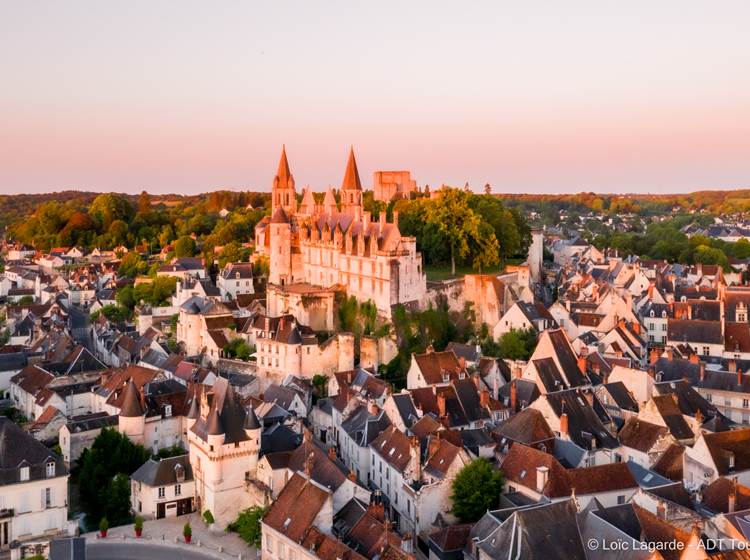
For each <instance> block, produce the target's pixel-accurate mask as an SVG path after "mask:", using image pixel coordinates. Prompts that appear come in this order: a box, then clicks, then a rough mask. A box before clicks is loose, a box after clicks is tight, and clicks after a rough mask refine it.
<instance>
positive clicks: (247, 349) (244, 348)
mask: <svg viewBox="0 0 750 560" xmlns="http://www.w3.org/2000/svg"><path fill="white" fill-rule="evenodd" d="M253 352H255V348H254V347H253V346H250V345H249V344H248V343H247V342H246V341H245V339H243V338H233V339H232V340H230V341H229V344H227V345H226V346H225V347H224V355H225V356H227V357H228V358H237V359H238V360H242V361H243V362H246V361H247V360H248V359H250V354H252V353H253Z"/></svg>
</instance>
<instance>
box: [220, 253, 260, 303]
mask: <svg viewBox="0 0 750 560" xmlns="http://www.w3.org/2000/svg"><path fill="white" fill-rule="evenodd" d="M216 287H217V288H219V291H220V292H221V298H222V299H223V300H224V301H230V300H236V299H237V296H239V295H246V294H254V293H255V290H254V288H253V265H252V263H242V262H240V263H227V264H226V266H224V268H223V269H222V271H221V273H220V274H219V275H218V276H217V277H216Z"/></svg>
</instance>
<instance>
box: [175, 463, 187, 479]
mask: <svg viewBox="0 0 750 560" xmlns="http://www.w3.org/2000/svg"><path fill="white" fill-rule="evenodd" d="M174 476H175V479H176V480H177V482H184V481H185V467H183V466H182V465H181V464H179V463H177V464H176V465H175V466H174Z"/></svg>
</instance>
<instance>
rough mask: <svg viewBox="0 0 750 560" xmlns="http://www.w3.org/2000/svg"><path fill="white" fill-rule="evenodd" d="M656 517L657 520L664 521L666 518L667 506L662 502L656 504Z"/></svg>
mask: <svg viewBox="0 0 750 560" xmlns="http://www.w3.org/2000/svg"><path fill="white" fill-rule="evenodd" d="M656 517H658V518H659V519H664V518H666V517H667V506H665V505H664V502H663V501H661V500H659V501H658V503H657V504H656Z"/></svg>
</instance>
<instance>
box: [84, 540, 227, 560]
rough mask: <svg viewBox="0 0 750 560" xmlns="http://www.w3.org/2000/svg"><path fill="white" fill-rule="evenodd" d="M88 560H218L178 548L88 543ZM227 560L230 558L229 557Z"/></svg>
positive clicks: (140, 544)
mask: <svg viewBox="0 0 750 560" xmlns="http://www.w3.org/2000/svg"><path fill="white" fill-rule="evenodd" d="M86 558H87V560H145V559H149V560H151V559H152V558H153V559H154V560H160V559H162V558H163V559H165V560H216V556H214V555H211V554H206V553H204V552H201V551H200V549H198V548H196V549H195V550H185V549H183V548H178V547H176V546H168V545H158V544H142V543H138V544H133V543H127V542H88V545H87V547H86ZM227 558H229V557H228V556H227Z"/></svg>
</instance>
